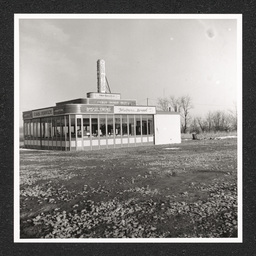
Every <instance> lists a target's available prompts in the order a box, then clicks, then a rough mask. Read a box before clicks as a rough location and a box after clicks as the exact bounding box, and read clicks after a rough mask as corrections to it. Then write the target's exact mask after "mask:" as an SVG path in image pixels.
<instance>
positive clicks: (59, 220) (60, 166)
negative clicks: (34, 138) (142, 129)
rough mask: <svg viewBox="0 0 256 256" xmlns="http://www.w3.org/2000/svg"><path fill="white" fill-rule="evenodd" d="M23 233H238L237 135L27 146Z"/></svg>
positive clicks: (24, 153)
mask: <svg viewBox="0 0 256 256" xmlns="http://www.w3.org/2000/svg"><path fill="white" fill-rule="evenodd" d="M20 217H21V219H20V231H21V233H20V237H21V238H105V237H108V238H121V237H122V238H131V237H135V238H138V237H143V238H146V237H154V238H161V237H181V238H185V237H237V140H236V139H234V138H229V139H223V140H209V139H207V140H187V141H183V142H182V143H181V144H172V145H161V146H147V147H137V148H120V149H109V150H97V151H83V152H63V151H43V150H41V151H40V150H26V149H21V150H20Z"/></svg>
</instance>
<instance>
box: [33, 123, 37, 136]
mask: <svg viewBox="0 0 256 256" xmlns="http://www.w3.org/2000/svg"><path fill="white" fill-rule="evenodd" d="M36 126H37V121H36V120H33V137H34V139H35V138H36V137H37V133H36Z"/></svg>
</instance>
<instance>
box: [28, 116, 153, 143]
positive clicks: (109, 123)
mask: <svg viewBox="0 0 256 256" xmlns="http://www.w3.org/2000/svg"><path fill="white" fill-rule="evenodd" d="M76 127H77V128H76ZM153 130H154V129H153V115H115V116H113V115H91V116H90V115H83V116H82V118H81V117H76V116H75V115H70V131H69V117H68V116H58V117H51V118H41V122H40V119H33V120H25V122H24V135H25V139H29V138H42V139H47V138H55V139H57V140H62V139H64V138H69V135H71V137H73V138H75V137H76V136H77V137H78V138H81V137H82V136H83V137H87V138H89V137H98V136H101V137H104V136H128V135H130V136H135V135H152V134H153ZM76 131H77V134H76V133H75V132H76Z"/></svg>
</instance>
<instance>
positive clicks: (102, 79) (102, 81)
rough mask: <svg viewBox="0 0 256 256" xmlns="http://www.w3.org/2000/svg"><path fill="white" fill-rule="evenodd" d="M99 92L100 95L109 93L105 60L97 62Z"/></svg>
mask: <svg viewBox="0 0 256 256" xmlns="http://www.w3.org/2000/svg"><path fill="white" fill-rule="evenodd" d="M97 92H98V93H106V92H107V88H106V72H105V61H104V60H97Z"/></svg>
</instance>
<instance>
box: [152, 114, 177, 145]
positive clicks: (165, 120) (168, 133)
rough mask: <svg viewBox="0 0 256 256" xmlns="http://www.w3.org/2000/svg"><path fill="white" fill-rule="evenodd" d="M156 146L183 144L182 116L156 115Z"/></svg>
mask: <svg viewBox="0 0 256 256" xmlns="http://www.w3.org/2000/svg"><path fill="white" fill-rule="evenodd" d="M154 125H155V145H161V144H172V143H181V133H180V115H179V114H171V115H170V114H156V115H154Z"/></svg>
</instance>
